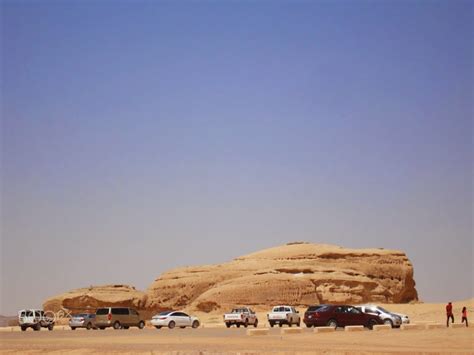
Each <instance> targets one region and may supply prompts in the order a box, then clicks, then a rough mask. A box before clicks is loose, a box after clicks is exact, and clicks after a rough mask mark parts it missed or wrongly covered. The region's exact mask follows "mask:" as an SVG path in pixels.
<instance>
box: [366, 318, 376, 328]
mask: <svg viewBox="0 0 474 355" xmlns="http://www.w3.org/2000/svg"><path fill="white" fill-rule="evenodd" d="M376 324H377V321H376V320H375V319H369V322H368V323H367V328H369V329H370V330H372V329H373V328H374V325H376Z"/></svg>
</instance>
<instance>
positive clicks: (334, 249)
mask: <svg viewBox="0 0 474 355" xmlns="http://www.w3.org/2000/svg"><path fill="white" fill-rule="evenodd" d="M417 299H418V294H417V291H416V289H415V281H414V279H413V266H412V264H411V263H410V261H409V259H408V258H407V256H406V254H405V253H403V252H401V251H396V250H385V249H345V248H341V247H338V246H333V245H321V244H309V243H290V244H287V245H284V246H280V247H276V248H271V249H267V250H263V251H260V252H257V253H253V254H249V255H246V256H242V257H239V258H236V259H234V260H232V261H230V262H228V263H224V264H219V265H207V266H196V267H185V268H179V269H175V270H171V271H168V272H166V273H164V274H163V275H161V276H160V277H159V278H158V279H156V280H155V281H154V282H153V283H152V284H151V285H150V287H149V288H148V290H147V304H146V307H147V309H163V308H169V309H177V308H190V309H197V310H203V311H213V310H218V309H220V308H230V307H233V306H235V305H242V304H244V305H253V306H254V307H256V308H258V307H259V306H262V307H263V306H264V307H268V306H270V305H274V304H290V305H301V306H305V305H310V304H320V303H338V302H341V303H342V302H344V303H355V304H356V303H362V302H383V303H406V302H410V301H416V300H417Z"/></svg>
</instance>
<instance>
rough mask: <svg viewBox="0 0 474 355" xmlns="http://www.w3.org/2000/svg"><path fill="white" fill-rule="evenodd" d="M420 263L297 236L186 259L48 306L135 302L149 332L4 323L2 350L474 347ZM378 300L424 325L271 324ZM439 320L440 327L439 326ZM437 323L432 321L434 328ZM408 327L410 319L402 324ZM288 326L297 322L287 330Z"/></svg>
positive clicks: (87, 308)
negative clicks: (424, 291) (234, 319)
mask: <svg viewBox="0 0 474 355" xmlns="http://www.w3.org/2000/svg"><path fill="white" fill-rule="evenodd" d="M413 276H414V270H413V266H412V264H411V262H410V260H409V259H408V258H407V256H406V254H405V253H403V252H401V251H395V250H385V249H346V248H342V247H338V246H334V245H321V244H311V243H303V242H292V243H288V244H286V245H282V246H278V247H274V248H270V249H266V250H262V251H258V252H255V253H251V254H249V255H244V256H240V257H237V258H235V259H233V260H231V261H229V262H227V263H223V264H217V265H206V266H197V267H183V268H179V269H175V270H171V271H168V272H165V273H164V274H162V275H160V276H159V277H158V278H157V279H156V280H155V281H153V282H152V284H151V285H150V287H149V288H148V289H147V290H146V291H140V290H137V289H135V287H133V286H127V285H103V286H90V287H86V288H79V289H75V290H71V291H68V292H65V293H63V294H60V295H57V296H53V297H51V298H49V299H47V300H45V302H44V309H45V310H47V311H49V312H53V313H55V314H74V313H79V312H93V311H94V310H95V309H96V308H98V307H106V306H116V307H119V306H122V307H132V308H135V309H137V310H139V312H140V313H141V314H142V315H143V316H144V317H145V319H147V322H146V324H147V325H146V327H145V329H144V330H138V329H130V330H111V329H106V330H90V331H87V330H82V329H78V331H76V332H72V331H70V330H69V327H68V326H67V324H68V323H67V322H68V320H69V318H67V317H63V318H59V319H57V321H56V327H55V330H54V331H52V332H48V331H45V330H43V331H41V332H34V331H31V330H27V331H26V332H20V329H19V327H18V326H17V327H11V326H10V327H3V328H1V332H0V339H1V340H2V342H1V347H0V350H1V352H2V353H25V354H30V353H31V354H34V353H37V352H41V353H61V352H67V353H78V354H79V353H144V354H145V353H153V354H159V353H222V352H225V353H265V352H270V353H275V352H276V353H313V352H314V351H316V350H317V351H318V352H323V353H336V354H339V353H340V354H349V353H351V354H353V353H361V354H367V353H380V352H388V353H390V352H402V353H410V354H416V353H420V354H422V353H423V354H424V353H472V351H473V345H474V343H473V342H474V332H473V331H472V329H474V328H472V327H471V328H466V327H459V326H458V325H457V326H456V328H455V329H452V328H449V329H447V328H446V327H445V321H446V319H445V317H446V316H445V310H444V307H445V304H441V303H439V304H438V303H423V302H421V301H420V300H419V299H418V294H417V291H416V289H415V285H416V284H415V280H414V277H413ZM366 302H370V303H376V304H378V305H381V306H383V307H384V308H386V309H389V310H390V311H392V312H395V313H402V314H406V315H408V316H409V318H410V322H411V324H415V325H417V326H418V328H417V329H390V330H386V329H384V330H383V331H377V330H372V331H370V330H367V329H364V331H362V332H348V331H344V330H343V329H338V330H336V331H335V332H331V333H315V330H314V329H313V328H306V327H305V326H304V324H302V327H301V328H292V329H290V331H295V329H297V330H296V331H297V332H299V333H296V334H293V333H285V332H286V330H285V328H278V327H277V328H273V329H269V324H268V321H267V313H268V312H269V311H270V310H271V307H272V306H274V305H278V304H289V305H293V306H295V307H296V308H297V310H298V311H299V313H300V314H304V312H305V310H306V308H307V307H308V306H310V305H315V304H352V305H357V304H362V303H366ZM237 305H247V306H251V307H252V308H253V310H254V311H256V314H257V317H258V319H259V326H258V328H257V329H259V330H260V329H269V331H268V334H265V335H263V336H252V334H249V332H250V333H251V332H252V330H250V328H249V329H243V327H242V328H240V329H238V328H230V329H227V328H225V326H224V322H223V318H222V317H223V314H224V313H225V312H227V311H230V309H231V308H232V307H235V306H237ZM464 306H465V307H467V308H468V313H471V312H472V311H474V299H469V300H464V301H458V302H454V303H453V310H454V315H455V322H456V324H459V322H460V312H461V309H462V307H464ZM162 310H183V311H185V312H187V313H188V314H192V315H194V316H197V317H198V318H199V320H200V322H201V326H200V327H199V328H198V329H174V330H171V329H166V328H163V329H160V330H157V329H154V327H153V326H151V324H150V321H149V320H150V318H151V317H152V316H153V315H154V314H156V313H157V312H159V311H162ZM436 324H437V325H438V326H436ZM428 325H431V327H432V328H433V329H428ZM402 328H403V327H402ZM288 329H289V328H288Z"/></svg>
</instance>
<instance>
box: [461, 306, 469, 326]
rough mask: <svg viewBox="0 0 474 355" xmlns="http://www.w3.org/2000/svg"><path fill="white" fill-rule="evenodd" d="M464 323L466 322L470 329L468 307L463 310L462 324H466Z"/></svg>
mask: <svg viewBox="0 0 474 355" xmlns="http://www.w3.org/2000/svg"><path fill="white" fill-rule="evenodd" d="M464 321H466V327H469V323H468V322H467V309H466V307H463V308H462V322H461V323H464Z"/></svg>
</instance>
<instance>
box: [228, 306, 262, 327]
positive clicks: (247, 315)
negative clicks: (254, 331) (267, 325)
mask: <svg viewBox="0 0 474 355" xmlns="http://www.w3.org/2000/svg"><path fill="white" fill-rule="evenodd" d="M224 322H225V325H226V327H227V328H230V327H231V326H232V325H234V324H235V326H236V327H237V328H239V327H240V326H241V325H243V326H244V327H245V328H247V327H248V326H249V325H250V324H251V325H253V326H254V327H255V328H257V326H258V318H257V315H256V314H255V312H254V311H252V309H251V308H249V307H238V308H234V309H233V310H232V311H231V312H230V313H226V314H224Z"/></svg>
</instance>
